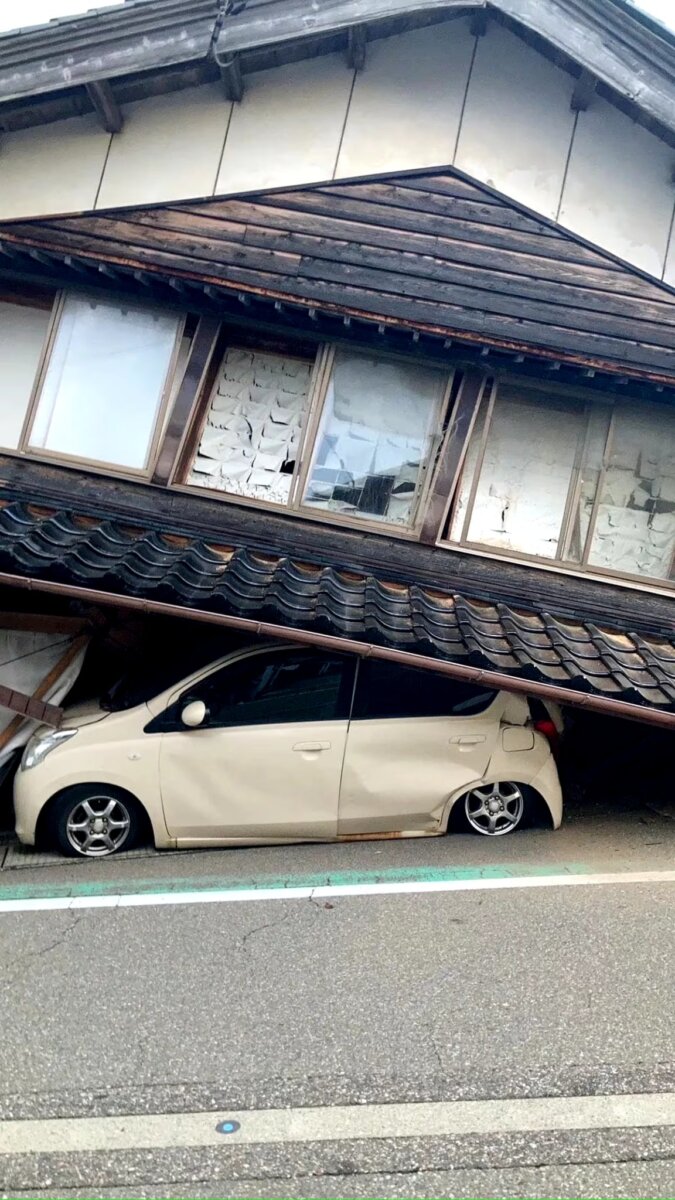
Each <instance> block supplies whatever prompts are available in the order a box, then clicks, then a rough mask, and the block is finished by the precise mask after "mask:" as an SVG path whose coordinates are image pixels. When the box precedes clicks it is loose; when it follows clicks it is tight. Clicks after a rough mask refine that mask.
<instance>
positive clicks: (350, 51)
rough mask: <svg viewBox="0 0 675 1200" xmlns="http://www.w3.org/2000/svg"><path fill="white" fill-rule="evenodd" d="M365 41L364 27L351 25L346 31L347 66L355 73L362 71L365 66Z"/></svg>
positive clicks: (366, 38) (366, 39)
mask: <svg viewBox="0 0 675 1200" xmlns="http://www.w3.org/2000/svg"><path fill="white" fill-rule="evenodd" d="M367 41H368V37H367V33H366V27H365V25H352V26H351V27H350V28H349V30H348V31H347V64H348V66H350V67H353V68H354V70H355V71H362V70H363V68H364V67H365V65H366V43H367Z"/></svg>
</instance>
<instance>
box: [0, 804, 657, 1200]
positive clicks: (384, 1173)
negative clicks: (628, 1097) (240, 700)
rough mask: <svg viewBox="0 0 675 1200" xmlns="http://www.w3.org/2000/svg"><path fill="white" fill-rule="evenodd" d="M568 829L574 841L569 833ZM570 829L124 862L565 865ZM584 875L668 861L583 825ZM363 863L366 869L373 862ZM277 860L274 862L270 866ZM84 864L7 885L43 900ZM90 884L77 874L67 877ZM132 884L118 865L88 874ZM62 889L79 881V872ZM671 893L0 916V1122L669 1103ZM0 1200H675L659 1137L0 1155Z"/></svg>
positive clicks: (154, 865)
mask: <svg viewBox="0 0 675 1200" xmlns="http://www.w3.org/2000/svg"><path fill="white" fill-rule="evenodd" d="M582 832H583V830H582ZM578 834H579V830H578V829H577V830H576V831H575V830H574V829H573V830H572V832H571V833H570V832H569V831H563V833H562V835H561V838H560V839H558V837H557V835H549V836H548V837H542V836H541V835H540V834H539V833H538V832H537V831H532V833H524V834H522V835H520V837H519V838H518V839H516V838H514V839H513V840H512V841H510V842H509V845H508V846H505V847H500V848H499V850H497V849H496V848H495V847H494V845H493V844H491V843H487V844H485V843H481V842H480V840H478V839H468V840H464V839H461V838H460V839H457V840H456V841H453V840H451V839H447V840H444V841H443V842H442V843H441V842H409V843H407V844H406V845H405V846H402V845H400V844H398V845H396V844H393V843H380V844H379V845H378V844H373V845H372V846H370V847H368V846H365V845H361V846H358V847H348V846H343V847H335V846H333V847H319V846H317V847H284V848H271V849H265V850H253V851H235V852H232V851H224V852H212V853H210V854H208V855H200V854H196V855H189V854H188V855H184V856H165V857H163V858H162V857H161V856H158V858H156V859H153V860H148V861H146V862H144V863H143V864H142V865H143V871H142V873H143V875H144V876H147V875H148V873H149V872H150V873H151V874H152V877H153V878H155V879H156V880H157V881H158V882H164V883H166V886H167V887H169V886H171V882H172V879H173V878H174V877H180V878H181V879H183V878H185V877H186V876H190V875H192V876H193V877H194V879H195V880H198V879H199V878H200V876H201V875H202V874H208V875H209V877H211V876H213V875H215V874H217V873H218V872H220V873H221V874H222V875H223V877H224V878H233V879H234V878H237V876H238V875H239V876H241V877H250V876H251V875H252V874H253V875H257V876H258V877H260V878H261V880H264V877H265V872H266V871H269V872H272V871H279V870H283V871H285V872H292V871H293V870H297V871H298V872H300V871H307V870H308V869H311V868H312V867H313V866H314V867H316V868H317V869H318V866H319V864H325V863H326V862H328V861H332V862H333V863H334V864H335V869H336V870H338V869H342V868H344V867H345V865H351V866H353V865H354V864H355V863H358V864H364V863H366V862H368V861H370V862H372V863H373V864H376V865H377V866H378V869H381V870H382V873H383V874H386V869H387V866H388V865H393V866H400V865H401V864H402V863H406V864H408V865H414V864H418V865H419V866H420V867H423V866H424V865H428V864H430V863H436V864H437V863H439V862H440V861H441V860H442V857H443V855H444V856H445V861H446V863H448V864H450V863H452V862H463V861H467V858H468V859H469V860H470V861H472V862H474V863H477V862H478V863H479V862H480V861H481V856H482V860H483V861H484V862H485V863H486V864H489V863H490V862H493V861H494V859H495V856H496V855H499V856H500V860H501V861H502V862H509V861H513V862H514V863H517V862H518V861H521V862H524V861H533V860H536V861H539V862H540V863H542V864H543V865H545V864H546V863H547V862H550V863H555V864H556V865H559V864H561V863H563V862H564V861H565V857H566V856H567V857H568V858H569V860H570V861H574V862H577V863H578V862H580V861H583V855H584V853H585V847H584V843H583V838H582V837H579V836H578ZM588 845H589V846H590V851H589V855H588V861H589V863H590V866H592V868H593V869H594V870H600V869H603V868H604V869H605V870H607V871H616V870H617V869H622V870H630V869H631V868H633V869H636V870H637V869H640V870H643V869H650V868H652V869H654V868H656V867H659V866H661V867H663V866H665V865H668V866H670V867H672V865H673V861H674V858H673V853H672V851H673V850H675V826H674V825H673V822H672V821H671V822H670V823H669V822H668V820H667V819H665V818H664V819H663V821H662V822H661V823H660V824H659V825H658V828H656V827H655V826H654V824H653V823H651V824H650V825H649V826H638V824H637V822H635V823H634V824H629V823H627V821H626V818H625V816H623V815H622V816H621V817H620V818H617V819H616V821H614V820H612V819H611V818H607V819H606V820H605V824H604V828H603V830H602V837H601V836H600V832H599V831H598V829H597V828H596V829H595V832H594V833H592V835H590V836H589V843H588ZM375 851H377V856H375ZM282 860H283V861H282ZM79 866H80V864H77V865H76V866H73V865H72V864H71V865H68V864H64V865H59V866H57V867H49V868H47V867H45V868H41V869H31V870H21V871H15V872H3V873H2V882H7V876H8V875H13V879H12V883H15V882H16V879H17V878H18V877H19V876H20V877H21V880H22V881H24V880H25V881H26V882H30V881H35V880H36V879H39V881H40V883H42V884H46V883H47V882H48V880H52V881H53V882H54V883H55V884H56V883H60V882H64V881H67V880H69V879H72V878H73V877H74V873H75V872H77V870H78V868H79ZM90 866H91V867H93V868H94V869H93V871H89V870H88V868H89V867H90ZM84 867H85V869H86V870H87V877H91V878H92V879H95V878H96V879H97V878H102V877H103V876H104V875H107V876H108V877H110V876H114V877H115V878H116V879H119V885H120V889H121V890H123V888H124V887H125V886H129V885H130V881H131V879H132V877H133V873H134V871H135V872H136V874H138V872H139V865H138V864H137V863H136V864H133V863H130V862H129V861H126V862H123V863H119V864H116V863H115V862H109V863H105V864H104V863H99V864H84ZM79 877H80V878H83V875H82V873H80V875H79ZM673 890H674V889H673V885H670V884H663V883H661V884H649V883H636V884H629V883H626V884H625V885H624V884H618V885H612V886H594V887H574V888H562V889H556V888H549V889H545V888H542V889H536V888H532V889H523V890H517V889H514V890H504V891H475V892H471V891H467V892H453V893H433V894H416V895H405V894H400V895H390V896H352V897H339V896H333V897H330V898H324V897H321V898H310V899H305V900H279V901H267V900H257V901H255V902H240V903H235V904H233V903H228V904H204V905H201V904H195V905H190V906H184V907H181V906H176V907H143V908H127V909H114V908H106V909H96V908H91V909H80V910H76V911H68V910H60V911H38V912H31V911H28V912H20V913H14V914H8V913H4V914H2V915H0V1022H1V1027H2V1031H3V1070H2V1073H1V1075H0V1117H2V1118H3V1119H9V1118H14V1119H17V1118H18V1119H28V1118H33V1119H34V1118H45V1117H59V1116H62V1117H65V1116H69V1117H70V1116H95V1115H98V1116H105V1115H115V1114H126V1113H164V1112H179V1113H180V1112H189V1111H200V1110H201V1111H203V1110H209V1111H213V1113H214V1115H215V1114H217V1115H218V1116H220V1117H223V1116H227V1113H228V1111H235V1110H236V1111H239V1110H241V1109H244V1110H245V1109H246V1108H273V1107H286V1106H312V1105H331V1104H356V1103H358V1104H364V1103H383V1102H384V1103H386V1102H388V1101H396V1102H415V1101H418V1100H453V1099H460V1098H463V1099H467V1098H468V1099H498V1098H505V1099H508V1098H509V1097H524V1096H556V1095H561V1096H570V1095H572V1096H574V1095H582V1094H593V1093H602V1092H653V1091H675V1052H674V1049H675V1008H674V1006H673V1004H672V997H673V995H674V994H675V953H673V951H674V949H675V946H674V943H675V921H674V918H673V912H674V908H673ZM0 1189H4V1191H3V1192H2V1194H4V1195H7V1196H10V1195H11V1196H17V1197H18V1196H20V1195H31V1196H37V1195H42V1196H45V1197H46V1196H68V1195H72V1196H74V1197H75V1196H99V1195H100V1196H108V1195H110V1196H125V1195H128V1196H132V1195H133V1196H139V1197H143V1196H148V1197H150V1196H166V1197H169V1196H194V1197H195V1198H196V1197H201V1196H204V1197H207V1196H225V1195H227V1196H232V1197H240V1196H241V1197H248V1196H251V1197H254V1196H260V1197H263V1196H289V1197H290V1196H293V1197H295V1196H297V1197H311V1196H316V1197H323V1196H326V1197H340V1196H344V1197H347V1196H355V1197H356V1196H375V1195H377V1196H392V1197H396V1196H411V1197H413V1196H419V1197H427V1196H429V1197H432V1196H458V1197H459V1196H486V1197H487V1196H505V1197H506V1196H509V1197H510V1196H542V1197H543V1196H547V1195H549V1196H550V1195H559V1196H561V1197H568V1196H569V1197H573V1196H579V1197H582V1196H596V1197H600V1196H616V1197H621V1196H634V1197H637V1196H653V1197H656V1196H659V1197H661V1196H663V1197H667V1196H670V1197H672V1196H675V1129H660V1130H656V1129H646V1130H644V1129H643V1130H613V1131H603V1130H600V1131H595V1132H592V1133H591V1132H589V1131H586V1132H584V1131H579V1132H576V1133H574V1132H572V1133H570V1132H568V1133H556V1132H555V1131H552V1132H551V1133H548V1134H545V1135H527V1136H526V1135H500V1134H498V1133H496V1134H495V1135H494V1136H493V1137H492V1138H489V1139H486V1138H485V1137H482V1138H478V1137H477V1136H472V1137H466V1136H465V1137H463V1138H428V1139H417V1140H414V1139H408V1138H406V1137H405V1131H404V1130H402V1133H401V1137H400V1138H397V1139H395V1140H394V1141H386V1140H383V1141H379V1142H378V1141H377V1140H375V1141H363V1142H350V1143H331V1144H328V1145H318V1144H317V1145H315V1144H302V1143H298V1144H294V1145H289V1144H285V1145H283V1146H282V1145H279V1146H271V1145H270V1146H259V1147H255V1146H253V1147H243V1146H242V1147H234V1146H231V1147H224V1148H223V1150H222V1151H218V1152H215V1151H213V1150H212V1149H210V1150H206V1149H203V1148H201V1149H200V1148H195V1149H194V1150H180V1151H178V1150H176V1151H170V1152H162V1153H159V1152H152V1151H151V1152H147V1153H146V1152H143V1153H139V1152H133V1153H132V1152H115V1153H111V1154H105V1153H103V1152H97V1153H96V1154H89V1155H88V1156H87V1155H82V1156H80V1155H75V1156H73V1155H50V1156H40V1155H35V1156H5V1157H4V1159H3V1158H0Z"/></svg>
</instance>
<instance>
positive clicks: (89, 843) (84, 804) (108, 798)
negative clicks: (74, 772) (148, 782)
mask: <svg viewBox="0 0 675 1200" xmlns="http://www.w3.org/2000/svg"><path fill="white" fill-rule="evenodd" d="M46 829H47V833H48V836H49V839H50V841H51V842H52V844H54V843H55V844H56V846H57V847H58V849H59V850H60V851H61V853H62V854H65V855H66V856H67V857H68V858H109V857H110V855H111V854H119V853H120V851H122V850H130V849H131V848H132V847H133V846H135V845H136V843H137V842H138V840H139V837H140V835H141V832H142V829H143V810H142V809H141V806H140V804H139V803H138V801H137V800H135V799H134V797H133V796H130V795H129V794H128V792H124V791H122V790H121V788H115V787H108V786H106V785H105V784H98V785H97V784H94V783H83V784H78V785H77V787H72V788H68V790H67V791H66V792H63V793H62V794H61V795H60V796H58V797H57V798H56V799H55V800H54V801H52V805H51V808H50V810H49V812H48V815H47V822H46Z"/></svg>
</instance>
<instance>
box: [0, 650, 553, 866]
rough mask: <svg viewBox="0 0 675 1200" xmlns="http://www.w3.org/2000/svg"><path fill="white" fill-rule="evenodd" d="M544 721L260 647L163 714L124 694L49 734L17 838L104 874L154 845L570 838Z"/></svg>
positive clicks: (31, 774)
mask: <svg viewBox="0 0 675 1200" xmlns="http://www.w3.org/2000/svg"><path fill="white" fill-rule="evenodd" d="M111 710H112V711H111ZM542 715H543V716H544V717H545V718H547V719H545V720H543V721H537V720H535V719H534V718H533V712H532V710H531V708H530V704H529V703H528V701H527V700H526V699H525V698H524V697H521V696H516V695H510V694H508V693H506V692H495V691H489V690H487V689H486V688H484V687H481V686H474V685H468V684H465V683H460V682H458V681H457V680H454V679H451V678H449V677H448V676H446V675H440V674H439V675H437V674H433V673H429V672H428V671H420V670H418V669H414V668H409V667H402V666H399V665H398V664H394V663H390V662H387V661H384V660H381V659H374V658H367V659H363V660H361V661H358V660H357V659H355V658H354V657H351V656H348V655H343V654H338V653H332V652H329V651H325V650H322V651H317V650H314V649H307V648H304V647H298V646H293V645H286V644H279V643H277V644H275V645H273V646H272V645H269V644H266V645H263V646H261V645H260V644H257V645H256V646H255V647H247V648H244V649H241V648H240V649H238V650H236V651H235V652H233V653H230V654H229V655H227V656H226V657H225V658H222V659H219V660H218V661H217V662H212V663H210V664H209V665H208V666H207V667H204V668H202V669H201V670H200V671H197V672H195V673H194V674H192V675H191V676H189V677H188V678H186V679H183V680H182V681H180V682H178V683H175V684H174V685H173V686H171V687H169V688H167V689H165V690H164V691H162V692H161V694H159V695H155V696H151V698H149V699H147V700H146V699H143V700H142V701H140V702H139V699H138V692H136V693H134V690H133V689H131V690H129V689H127V690H126V692H125V689H124V686H123V685H122V686H121V688H120V687H118V688H117V689H116V690H115V691H114V692H113V693H112V696H111V697H109V699H108V701H107V703H106V704H105V706H104V705H101V704H89V705H85V706H81V707H78V708H72V709H69V710H67V711H66V713H65V717H64V721H63V725H62V727H61V728H59V729H57V730H54V729H48V728H44V727H43V728H40V729H38V730H37V732H36V733H35V734H34V735H33V737H32V738H31V740H30V742H29V743H28V745H27V746H26V750H25V752H24V755H23V759H22V762H21V766H20V768H19V770H18V772H17V775H16V780H15V787H14V804H15V812H16V830H17V834H18V836H19V839H20V840H21V841H22V842H24V843H26V844H27V845H33V844H34V843H35V841H36V839H37V840H39V841H40V842H42V841H45V840H49V841H50V842H51V843H52V844H54V843H55V844H56V845H57V846H58V847H60V849H61V850H62V851H63V853H64V854H67V855H73V856H75V855H83V856H85V857H89V858H100V857H103V856H105V855H109V854H114V853H115V852H116V851H119V850H122V849H128V848H130V847H131V846H132V845H133V844H134V843H135V842H136V841H137V840H138V839H139V838H141V837H142V836H143V835H146V836H147V834H150V835H151V836H152V839H153V840H154V843H155V845H156V846H157V847H158V848H166V847H171V848H174V847H189V846H236V845H251V844H266V843H274V842H300V841H340V840H355V839H361V838H380V837H384V838H386V837H425V836H434V835H439V834H443V833H445V832H446V830H447V829H448V825H449V823H450V822H451V818H452V822H451V825H452V827H456V826H457V825H459V826H460V827H461V825H464V826H465V827H466V828H468V829H471V830H474V831H475V832H476V833H480V834H487V835H488V836H489V837H499V836H502V835H504V834H507V833H511V832H512V831H513V830H514V829H517V828H518V826H519V825H522V824H523V822H524V821H525V820H526V819H527V818H528V817H529V816H531V815H533V814H534V811H535V809H537V808H539V809H543V812H544V813H545V814H546V815H547V816H548V818H549V820H550V824H552V825H553V827H554V828H557V826H558V825H559V824H560V821H561V818H562V796H561V791H560V783H559V780H558V773H557V770H556V765H555V760H554V757H553V755H552V751H551V745H550V742H549V738H548V737H547V736H546V734H547V733H549V734H550V733H551V732H553V733H554V732H555V729H554V727H553V723H552V722H551V721H550V720H549V719H548V714H547V713H545V712H543V710H542ZM538 726H540V728H538ZM541 730H543V732H542V731H541Z"/></svg>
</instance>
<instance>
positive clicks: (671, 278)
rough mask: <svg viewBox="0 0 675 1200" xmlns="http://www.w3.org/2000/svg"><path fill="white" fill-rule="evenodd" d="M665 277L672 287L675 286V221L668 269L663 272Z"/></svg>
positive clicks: (667, 263) (668, 255) (669, 250)
mask: <svg viewBox="0 0 675 1200" xmlns="http://www.w3.org/2000/svg"><path fill="white" fill-rule="evenodd" d="M663 278H664V281H665V282H666V283H669V284H670V285H671V287H675V223H673V227H672V230H671V234H670V245H669V247H668V253H667V254H666V269H665V271H664V273H663Z"/></svg>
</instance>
